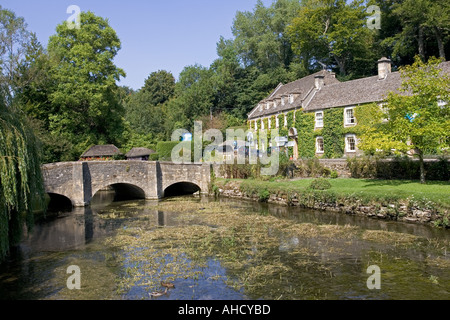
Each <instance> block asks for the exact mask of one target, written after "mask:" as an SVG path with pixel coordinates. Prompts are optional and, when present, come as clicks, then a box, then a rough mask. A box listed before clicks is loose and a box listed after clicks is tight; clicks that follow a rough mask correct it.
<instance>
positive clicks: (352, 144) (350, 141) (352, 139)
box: [345, 134, 357, 152]
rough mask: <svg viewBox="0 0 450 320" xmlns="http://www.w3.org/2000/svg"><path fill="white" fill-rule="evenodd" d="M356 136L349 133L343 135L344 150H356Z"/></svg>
mask: <svg viewBox="0 0 450 320" xmlns="http://www.w3.org/2000/svg"><path fill="white" fill-rule="evenodd" d="M356 143H357V140H356V136H355V135H354V134H349V135H347V136H345V150H346V151H347V152H356Z"/></svg>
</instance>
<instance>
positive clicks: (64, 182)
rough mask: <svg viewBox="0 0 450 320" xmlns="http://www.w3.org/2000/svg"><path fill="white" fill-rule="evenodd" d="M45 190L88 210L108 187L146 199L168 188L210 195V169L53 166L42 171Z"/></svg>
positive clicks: (202, 166) (138, 164)
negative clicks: (121, 188)
mask: <svg viewBox="0 0 450 320" xmlns="http://www.w3.org/2000/svg"><path fill="white" fill-rule="evenodd" d="M42 169H43V170H42V172H43V176H44V183H45V190H46V192H47V193H50V194H58V195H62V196H65V197H67V198H69V199H70V200H71V201H72V204H73V205H74V206H76V207H81V206H86V205H89V203H90V202H91V200H92V197H93V196H94V195H95V194H96V193H97V192H98V191H99V190H102V189H104V188H106V187H109V186H113V185H129V186H132V187H134V188H138V189H139V190H141V191H142V193H143V194H144V196H145V198H146V199H161V198H163V197H164V192H165V190H166V189H167V188H169V187H171V186H173V185H175V184H178V183H188V184H192V185H195V186H198V189H200V192H201V193H208V188H209V183H210V166H209V165H207V164H173V163H169V162H146V161H98V162H97V161H92V162H67V163H53V164H47V165H44V166H43V167H42Z"/></svg>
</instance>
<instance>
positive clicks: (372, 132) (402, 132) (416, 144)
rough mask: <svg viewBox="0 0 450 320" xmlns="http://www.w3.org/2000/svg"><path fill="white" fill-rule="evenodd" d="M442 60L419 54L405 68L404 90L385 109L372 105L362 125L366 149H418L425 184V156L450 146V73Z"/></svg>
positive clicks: (407, 150)
mask: <svg viewBox="0 0 450 320" xmlns="http://www.w3.org/2000/svg"><path fill="white" fill-rule="evenodd" d="M440 62H442V60H438V59H436V58H432V59H430V61H429V62H428V63H424V62H422V60H421V59H420V58H419V57H418V56H417V57H416V61H415V63H414V64H413V65H412V66H406V67H404V68H402V69H401V73H402V79H403V84H402V87H401V89H400V92H398V93H396V92H390V93H389V94H388V96H387V100H386V105H385V107H384V108H383V109H382V110H381V109H380V108H376V107H372V108H371V109H370V110H371V112H370V113H371V115H370V117H369V121H367V122H366V123H365V124H364V125H363V127H362V128H361V132H363V134H362V136H361V137H360V139H361V144H360V146H359V147H360V148H361V149H362V150H365V151H370V152H376V151H377V150H379V149H382V150H387V151H390V150H394V152H397V153H403V154H406V153H409V152H411V150H414V151H415V155H416V156H417V157H418V158H419V161H420V173H421V174H420V177H421V182H422V183H425V181H426V172H425V167H424V155H425V154H427V153H435V152H437V151H439V150H443V149H448V148H449V147H450V141H449V137H450V108H449V104H448V103H449V102H450V76H449V75H448V74H444V73H443V72H442V69H441V68H440ZM444 103H445V104H444ZM384 119H387V121H386V120H384Z"/></svg>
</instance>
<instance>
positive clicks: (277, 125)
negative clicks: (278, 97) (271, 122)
mask: <svg viewBox="0 0 450 320" xmlns="http://www.w3.org/2000/svg"><path fill="white" fill-rule="evenodd" d="M275 122H276V127H277V129H278V128H279V127H280V118H278V116H275Z"/></svg>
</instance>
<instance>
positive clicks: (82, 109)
mask: <svg viewBox="0 0 450 320" xmlns="http://www.w3.org/2000/svg"><path fill="white" fill-rule="evenodd" d="M80 18H81V26H80V28H70V27H69V26H68V25H67V24H66V23H63V24H60V25H58V26H57V28H56V31H57V34H56V35H54V36H52V37H50V40H49V44H48V52H49V56H50V60H51V62H52V65H51V69H50V74H51V77H52V79H53V81H54V84H55V88H54V90H53V91H52V92H51V93H50V95H49V99H50V101H51V103H52V105H53V107H54V110H53V113H52V114H50V115H49V122H50V131H51V133H52V134H53V135H54V136H58V137H62V138H63V139H66V140H67V141H69V142H70V143H71V144H72V145H73V150H71V154H68V155H67V156H66V157H65V159H63V160H75V159H78V157H79V155H80V154H81V153H82V152H83V150H85V149H86V147H88V146H89V145H92V144H105V143H116V142H117V141H119V140H120V137H121V136H122V133H123V130H124V122H123V120H124V119H123V117H124V109H123V106H122V105H121V103H120V100H119V99H118V94H117V91H118V87H117V84H116V82H117V81H119V80H120V78H121V77H124V76H125V72H124V71H123V70H122V69H120V68H118V67H116V66H115V65H114V62H113V60H114V57H115V56H116V55H117V53H118V51H119V50H120V48H121V43H120V40H119V38H118V37H117V34H116V32H115V31H114V30H113V29H112V28H111V27H110V26H109V24H108V21H107V20H105V19H103V18H101V17H97V16H96V15H94V13H92V12H87V13H81V16H80Z"/></svg>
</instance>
